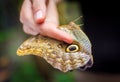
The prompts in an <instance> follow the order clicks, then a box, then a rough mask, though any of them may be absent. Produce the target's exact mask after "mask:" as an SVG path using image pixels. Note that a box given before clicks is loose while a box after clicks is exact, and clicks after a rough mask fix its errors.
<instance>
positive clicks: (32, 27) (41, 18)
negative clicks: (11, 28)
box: [20, 0, 73, 43]
mask: <svg viewBox="0 0 120 82" xmlns="http://www.w3.org/2000/svg"><path fill="white" fill-rule="evenodd" d="M20 21H21V23H22V24H23V30H24V32H25V33H27V34H31V35H37V34H39V33H40V34H41V35H43V36H48V37H51V38H55V39H57V40H62V41H64V42H67V43H72V42H73V40H72V38H71V36H70V35H69V34H67V33H66V32H64V31H61V30H59V29H58V28H57V27H58V25H59V20H58V13H57V9H56V2H55V0H32V2H31V1H30V0H24V2H23V4H22V8H21V12H20Z"/></svg>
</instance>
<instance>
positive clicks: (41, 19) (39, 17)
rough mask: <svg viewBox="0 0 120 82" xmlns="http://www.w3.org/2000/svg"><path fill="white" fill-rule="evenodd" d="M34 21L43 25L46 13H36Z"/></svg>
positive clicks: (39, 11)
mask: <svg viewBox="0 0 120 82" xmlns="http://www.w3.org/2000/svg"><path fill="white" fill-rule="evenodd" d="M34 19H35V22H36V23H43V22H44V19H45V15H44V12H43V11H42V10H38V11H37V12H35V15H34Z"/></svg>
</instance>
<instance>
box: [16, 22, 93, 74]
mask: <svg viewBox="0 0 120 82" xmlns="http://www.w3.org/2000/svg"><path fill="white" fill-rule="evenodd" d="M58 29H60V30H63V31H65V32H67V33H68V34H70V35H71V36H72V38H73V40H74V41H73V43H71V44H68V43H65V42H63V41H59V40H56V39H53V38H50V37H46V36H42V35H40V34H39V35H36V36H31V37H30V38H28V39H27V40H26V41H24V42H23V43H22V44H21V45H20V47H19V48H18V49H17V55H18V56H25V55H36V56H40V57H42V58H44V59H45V60H46V61H47V62H48V63H49V64H50V65H52V66H53V67H54V68H56V69H59V70H60V71H62V72H68V71H71V70H75V69H81V70H85V69H86V68H90V67H92V65H93V55H92V47H91V42H90V40H89V38H88V37H87V35H86V34H85V33H84V32H83V30H82V29H81V28H80V26H79V25H77V24H75V23H74V22H73V21H71V22H69V24H68V25H61V26H59V27H58Z"/></svg>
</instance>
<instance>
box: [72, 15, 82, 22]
mask: <svg viewBox="0 0 120 82" xmlns="http://www.w3.org/2000/svg"><path fill="white" fill-rule="evenodd" d="M81 18H83V16H80V17H78V18H76V19H75V20H73V22H76V21H78V20H79V19H81Z"/></svg>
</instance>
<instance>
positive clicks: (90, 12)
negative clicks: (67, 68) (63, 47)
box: [80, 0, 120, 73]
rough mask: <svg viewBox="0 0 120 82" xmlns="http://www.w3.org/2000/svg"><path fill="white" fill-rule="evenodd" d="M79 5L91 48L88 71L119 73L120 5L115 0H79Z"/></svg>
mask: <svg viewBox="0 0 120 82" xmlns="http://www.w3.org/2000/svg"><path fill="white" fill-rule="evenodd" d="M80 4H81V7H82V11H83V15H84V27H85V31H86V33H87V34H88V36H89V38H90V39H91V42H92V48H93V56H94V66H93V68H91V69H90V70H89V71H94V72H109V73H120V66H119V65H120V48H119V47H120V43H119V42H120V37H119V35H120V31H119V29H120V28H119V27H120V19H119V18H120V13H119V10H120V5H119V4H118V2H117V1H116V0H111V1H105V0H96V1H94V0H88V1H87V0H80Z"/></svg>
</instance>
